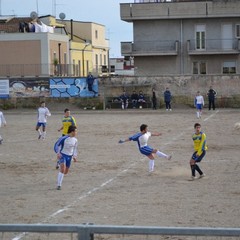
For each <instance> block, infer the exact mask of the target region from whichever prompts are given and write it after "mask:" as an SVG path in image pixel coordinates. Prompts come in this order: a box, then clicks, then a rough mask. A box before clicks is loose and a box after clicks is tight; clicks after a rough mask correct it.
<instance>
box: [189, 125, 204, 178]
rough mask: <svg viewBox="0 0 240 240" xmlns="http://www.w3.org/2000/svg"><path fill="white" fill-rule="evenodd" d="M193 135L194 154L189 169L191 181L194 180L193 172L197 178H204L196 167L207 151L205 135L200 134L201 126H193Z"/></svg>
mask: <svg viewBox="0 0 240 240" xmlns="http://www.w3.org/2000/svg"><path fill="white" fill-rule="evenodd" d="M194 130H195V133H194V134H193V135H192V139H193V144H194V153H193V155H192V157H191V159H190V167H191V172H192V177H191V180H194V179H196V175H195V171H197V172H198V173H199V178H202V177H205V174H204V173H203V172H202V170H201V169H200V167H199V166H198V165H197V163H198V162H201V160H202V159H203V158H204V156H205V154H206V150H207V145H206V134H205V133H203V132H201V124H199V123H195V124H194Z"/></svg>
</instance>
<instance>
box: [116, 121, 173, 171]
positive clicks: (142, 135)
mask: <svg viewBox="0 0 240 240" xmlns="http://www.w3.org/2000/svg"><path fill="white" fill-rule="evenodd" d="M160 135H162V134H161V133H151V132H148V126H147V125H146V124H142V125H141V126H140V132H139V133H136V134H135V135H133V136H131V137H129V138H127V139H125V140H120V141H119V143H124V142H128V141H136V142H137V143H138V148H139V151H140V153H141V154H143V155H145V156H147V157H148V158H149V172H150V173H151V172H153V170H154V154H156V155H157V156H159V157H163V158H166V159H168V160H170V159H171V158H172V156H171V155H167V154H165V153H163V152H160V151H159V150H157V149H154V148H152V147H150V146H148V139H149V138H150V137H151V136H160Z"/></svg>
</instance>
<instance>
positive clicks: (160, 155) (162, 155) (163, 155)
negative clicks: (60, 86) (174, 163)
mask: <svg viewBox="0 0 240 240" xmlns="http://www.w3.org/2000/svg"><path fill="white" fill-rule="evenodd" d="M156 154H157V155H158V156H159V157H164V158H167V157H168V156H167V155H166V154H165V153H163V152H160V151H157V152H156Z"/></svg>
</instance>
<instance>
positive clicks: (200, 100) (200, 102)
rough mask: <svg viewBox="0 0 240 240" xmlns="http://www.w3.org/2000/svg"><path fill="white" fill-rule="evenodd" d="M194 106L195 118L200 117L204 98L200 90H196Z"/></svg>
mask: <svg viewBox="0 0 240 240" xmlns="http://www.w3.org/2000/svg"><path fill="white" fill-rule="evenodd" d="M194 106H195V107H196V109H197V118H201V116H202V109H203V107H204V98H203V96H202V95H200V92H199V91H197V95H196V97H195V99H194Z"/></svg>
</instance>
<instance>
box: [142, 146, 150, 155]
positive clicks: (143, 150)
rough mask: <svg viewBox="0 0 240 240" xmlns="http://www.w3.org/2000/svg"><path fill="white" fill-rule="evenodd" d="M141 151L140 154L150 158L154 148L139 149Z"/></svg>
mask: <svg viewBox="0 0 240 240" xmlns="http://www.w3.org/2000/svg"><path fill="white" fill-rule="evenodd" d="M139 150H140V153H141V154H143V155H146V156H149V155H150V154H151V153H152V151H153V148H151V147H149V146H145V147H141V148H139Z"/></svg>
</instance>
